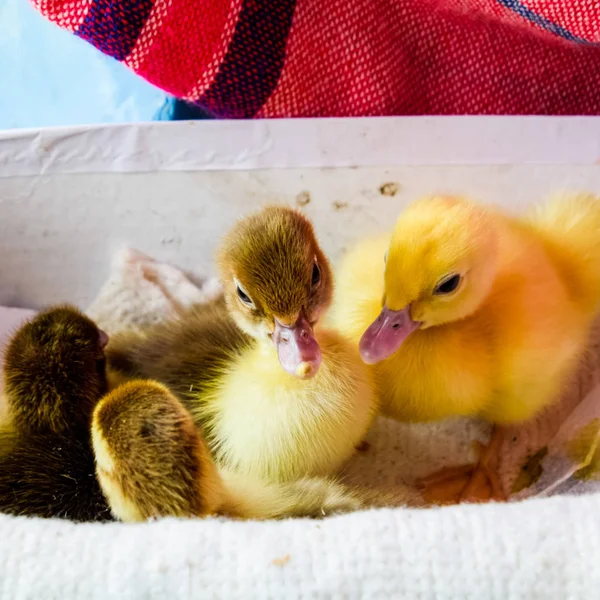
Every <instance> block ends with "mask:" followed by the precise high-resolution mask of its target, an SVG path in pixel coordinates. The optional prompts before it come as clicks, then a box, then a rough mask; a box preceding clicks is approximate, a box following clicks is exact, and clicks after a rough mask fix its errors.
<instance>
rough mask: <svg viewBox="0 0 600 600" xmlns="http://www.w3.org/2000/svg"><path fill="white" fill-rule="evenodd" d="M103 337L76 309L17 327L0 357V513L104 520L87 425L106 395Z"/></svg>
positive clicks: (66, 308)
mask: <svg viewBox="0 0 600 600" xmlns="http://www.w3.org/2000/svg"><path fill="white" fill-rule="evenodd" d="M107 342H108V337H107V336H106V334H105V333H104V332H102V331H100V330H99V329H98V328H97V327H96V325H95V324H94V323H93V322H92V321H91V320H90V319H88V318H87V317H86V316H85V315H83V314H82V313H81V312H79V311H78V310H77V309H75V308H73V307H70V306H61V307H56V308H51V309H48V310H46V311H44V312H42V313H40V314H38V315H37V316H36V317H35V318H33V319H32V320H31V321H29V322H28V323H26V324H24V325H23V326H22V327H20V328H19V329H18V330H17V332H16V333H15V334H14V335H13V337H12V339H11V341H10V342H9V344H8V346H7V348H6V351H5V356H4V382H5V383H4V385H5V390H4V394H5V396H6V401H7V403H8V408H9V418H10V422H9V423H7V424H6V423H5V424H4V427H3V433H2V434H1V435H2V440H1V443H0V512H4V513H9V514H14V515H27V516H39V517H60V518H67V519H70V520H73V521H95V520H105V519H110V518H111V516H110V511H109V509H108V505H107V502H106V500H105V498H104V496H103V494H102V490H101V488H100V486H99V484H98V482H97V480H96V477H95V462H94V455H93V450H92V447H91V441H90V433H89V431H90V430H89V427H90V423H91V417H92V411H93V409H94V407H95V405H96V403H97V402H98V400H99V399H100V398H101V397H102V395H103V394H104V393H105V392H106V388H107V382H106V374H105V359H104V350H103V349H104V347H105V346H106V343H107Z"/></svg>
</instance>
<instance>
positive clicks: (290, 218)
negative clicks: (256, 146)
mask: <svg viewBox="0 0 600 600" xmlns="http://www.w3.org/2000/svg"><path fill="white" fill-rule="evenodd" d="M218 266H219V270H220V276H221V282H222V285H223V288H224V297H222V298H221V299H219V300H218V301H215V302H213V303H211V304H207V305H199V306H196V307H194V308H192V309H191V310H190V311H189V312H187V313H186V314H184V315H183V316H182V317H180V318H179V319H178V320H176V321H172V322H169V323H166V324H161V325H158V326H154V327H150V328H148V329H147V330H145V331H143V332H142V333H138V332H126V333H123V334H121V335H116V336H113V337H112V338H111V343H109V345H108V347H107V358H108V362H109V368H110V369H111V370H113V371H114V372H116V374H117V375H118V376H125V377H130V378H143V379H153V380H157V381H159V382H161V383H162V384H164V385H166V386H167V388H168V389H169V390H171V391H172V392H173V393H174V394H175V395H176V396H177V398H178V399H179V400H180V401H181V402H182V403H183V404H184V406H185V407H186V409H187V410H188V411H189V412H190V413H191V415H192V417H193V419H194V422H195V424H196V425H197V426H199V427H201V428H202V430H203V432H204V434H205V439H206V441H207V443H208V446H209V448H210V451H211V453H212V454H213V456H214V458H215V460H216V462H217V465H218V467H219V470H220V471H226V472H228V473H235V474H236V475H237V476H240V477H241V476H249V477H252V478H257V479H260V480H267V481H270V482H290V481H294V480H298V479H301V478H303V477H310V476H321V475H329V474H331V473H334V472H335V471H336V470H337V469H338V468H339V467H340V466H341V465H342V463H344V461H346V459H348V458H349V457H350V455H351V454H352V453H353V451H354V449H355V447H356V446H357V445H358V444H359V443H360V442H361V440H362V439H363V436H364V435H365V433H366V431H367V429H368V428H369V426H370V424H371V422H372V419H373V417H374V415H375V413H376V409H377V405H376V397H375V393H374V388H373V382H372V380H371V375H370V373H369V370H368V368H367V367H366V365H364V363H363V362H362V361H361V359H360V356H359V352H358V348H356V346H355V345H353V344H351V343H350V342H348V341H347V340H346V339H345V338H344V337H342V336H341V335H340V334H338V333H337V332H336V331H333V330H331V329H326V328H324V327H321V326H320V321H321V320H322V319H323V317H324V315H325V313H326V311H327V309H328V307H329V305H330V303H331V298H332V292H333V277H332V273H331V269H330V266H329V263H328V261H327V259H326V257H325V255H324V254H323V252H322V250H321V248H320V247H319V245H318V242H317V240H316V238H315V235H314V231H313V228H312V225H311V223H310V222H309V220H308V219H307V218H306V217H304V216H303V215H302V214H301V213H299V212H297V211H295V210H293V209H290V208H287V207H269V208H266V209H264V210H262V211H260V212H258V213H257V214H254V215H252V216H250V217H247V218H245V219H243V220H241V221H240V222H239V223H238V224H237V225H236V226H234V227H233V228H232V230H231V231H230V232H229V234H228V235H227V236H226V237H225V239H224V241H223V243H222V245H221V249H220V251H219V254H218ZM336 493H337V491H336ZM351 504H352V505H353V506H355V501H354V500H353V501H352V502H351Z"/></svg>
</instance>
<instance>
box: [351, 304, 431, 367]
mask: <svg viewBox="0 0 600 600" xmlns="http://www.w3.org/2000/svg"><path fill="white" fill-rule="evenodd" d="M420 326H421V323H419V322H418V321H413V320H412V318H411V316H410V305H408V306H405V307H404V308H403V309H402V310H391V309H389V308H388V307H387V306H384V307H383V309H382V311H381V312H380V313H379V316H378V317H377V319H375V321H374V322H373V323H372V324H371V326H370V327H369V328H368V329H367V330H366V331H365V332H364V333H363V336H362V338H360V345H359V349H360V356H361V358H362V359H363V362H365V363H367V364H368V365H374V364H375V363H378V362H380V361H382V360H385V359H386V358H389V357H390V356H391V355H392V354H394V352H396V350H398V348H400V346H401V345H402V343H403V342H404V340H405V339H406V338H407V337H408V336H409V335H410V334H411V333H412V332H413V331H415V330H416V329H418V328H419V327H420Z"/></svg>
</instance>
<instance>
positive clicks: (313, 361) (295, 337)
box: [272, 313, 322, 379]
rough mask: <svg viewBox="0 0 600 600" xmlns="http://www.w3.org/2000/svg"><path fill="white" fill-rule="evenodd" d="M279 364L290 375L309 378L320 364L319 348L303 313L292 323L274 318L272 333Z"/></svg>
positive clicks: (315, 372) (314, 373)
mask: <svg viewBox="0 0 600 600" xmlns="http://www.w3.org/2000/svg"><path fill="white" fill-rule="evenodd" d="M272 339H273V343H274V344H275V347H276V348H277V355H278V356H279V362H280V363H281V366H282V367H283V368H284V369H285V370H286V371H287V372H288V373H290V374H291V375H295V376H296V377H299V378H300V379H310V378H311V377H314V376H315V375H316V374H317V371H318V370H319V367H320V366H321V360H322V354H321V348H319V344H318V343H317V340H316V339H315V336H314V333H313V329H312V327H311V325H310V323H309V322H308V321H307V319H306V317H305V316H304V315H303V313H300V316H299V317H298V319H297V321H296V322H295V323H294V324H293V325H284V324H283V323H280V322H279V321H278V320H277V319H275V330H274V331H273V335H272Z"/></svg>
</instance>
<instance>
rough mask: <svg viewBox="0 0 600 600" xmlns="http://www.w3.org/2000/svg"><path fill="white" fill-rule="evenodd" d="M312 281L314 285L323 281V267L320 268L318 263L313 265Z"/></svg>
mask: <svg viewBox="0 0 600 600" xmlns="http://www.w3.org/2000/svg"><path fill="white" fill-rule="evenodd" d="M310 283H311V285H312V286H313V287H314V286H316V285H319V283H321V269H319V265H318V264H317V263H315V264H314V266H313V270H312V277H311V280H310Z"/></svg>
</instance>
